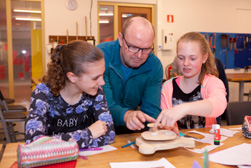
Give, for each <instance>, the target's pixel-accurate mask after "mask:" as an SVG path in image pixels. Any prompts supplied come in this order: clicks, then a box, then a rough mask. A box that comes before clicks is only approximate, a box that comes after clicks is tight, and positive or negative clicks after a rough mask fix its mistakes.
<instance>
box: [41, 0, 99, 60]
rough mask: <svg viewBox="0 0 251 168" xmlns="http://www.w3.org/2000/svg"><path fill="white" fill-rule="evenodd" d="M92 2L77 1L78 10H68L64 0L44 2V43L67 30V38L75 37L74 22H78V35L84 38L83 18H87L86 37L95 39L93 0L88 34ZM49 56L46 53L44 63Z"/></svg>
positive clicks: (95, 8)
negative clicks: (50, 36)
mask: <svg viewBox="0 0 251 168" xmlns="http://www.w3.org/2000/svg"><path fill="white" fill-rule="evenodd" d="M91 1H92V0H77V2H78V8H77V9H76V10H73V11H71V10H68V9H67V8H66V5H65V4H66V0H44V10H45V11H44V14H45V43H46V45H47V44H48V43H49V35H65V36H66V30H67V29H68V33H69V34H68V35H69V36H75V35H76V22H78V35H79V36H85V35H86V31H85V16H87V35H88V36H95V37H97V0H93V5H92V11H91V24H92V28H91V32H92V34H90V8H91ZM49 61H50V56H49V54H48V53H47V51H46V63H48V62H49Z"/></svg>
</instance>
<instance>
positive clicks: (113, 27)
mask: <svg viewBox="0 0 251 168" xmlns="http://www.w3.org/2000/svg"><path fill="white" fill-rule="evenodd" d="M98 7H99V11H98V15H99V17H98V19H99V20H98V21H99V24H98V25H99V27H98V39H97V40H98V43H101V42H105V41H113V40H116V39H117V38H118V33H119V32H120V31H121V29H122V25H123V23H124V21H125V20H126V18H128V17H130V16H142V17H145V18H146V19H147V20H149V21H150V22H151V23H152V25H153V26H154V5H143V4H124V3H106V2H99V3H98Z"/></svg>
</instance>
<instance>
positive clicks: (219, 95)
mask: <svg viewBox="0 0 251 168" xmlns="http://www.w3.org/2000/svg"><path fill="white" fill-rule="evenodd" d="M177 78H179V77H177ZM173 79H174V78H172V79H170V80H168V81H166V82H165V83H164V84H163V86H162V91H161V109H162V110H165V109H168V108H171V107H172V106H173V105H172V95H173V84H172V80H173ZM201 95H202V98H203V100H205V99H206V100H209V101H210V102H211V103H212V105H213V110H212V113H211V115H210V116H208V117H206V124H205V127H212V124H216V117H218V116H220V115H221V114H222V113H223V112H224V111H225V109H226V107H227V100H226V89H225V86H224V84H223V82H222V81H221V80H220V79H219V78H217V77H215V76H213V75H205V77H204V79H203V82H202V85H201Z"/></svg>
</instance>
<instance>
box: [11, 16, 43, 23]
mask: <svg viewBox="0 0 251 168" xmlns="http://www.w3.org/2000/svg"><path fill="white" fill-rule="evenodd" d="M15 19H16V20H23V21H37V22H40V21H42V19H39V18H18V17H16V18H15Z"/></svg>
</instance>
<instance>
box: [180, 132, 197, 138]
mask: <svg viewBox="0 0 251 168" xmlns="http://www.w3.org/2000/svg"><path fill="white" fill-rule="evenodd" d="M180 136H181V137H187V138H194V139H197V140H200V138H196V137H193V136H190V135H186V134H183V133H182V132H180Z"/></svg>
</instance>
